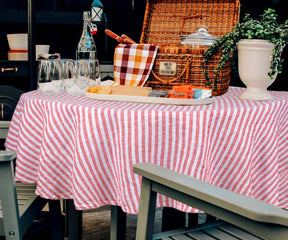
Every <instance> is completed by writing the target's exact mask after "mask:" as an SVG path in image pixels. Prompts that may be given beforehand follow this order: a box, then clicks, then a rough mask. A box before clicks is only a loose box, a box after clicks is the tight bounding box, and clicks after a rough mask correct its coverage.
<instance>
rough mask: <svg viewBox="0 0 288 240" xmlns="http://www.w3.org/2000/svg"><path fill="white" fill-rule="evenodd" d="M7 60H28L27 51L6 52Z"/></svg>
mask: <svg viewBox="0 0 288 240" xmlns="http://www.w3.org/2000/svg"><path fill="white" fill-rule="evenodd" d="M8 60H9V61H27V60H28V52H17V51H15V52H11V51H9V52H8Z"/></svg>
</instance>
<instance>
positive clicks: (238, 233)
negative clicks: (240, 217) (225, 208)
mask: <svg viewBox="0 0 288 240" xmlns="http://www.w3.org/2000/svg"><path fill="white" fill-rule="evenodd" d="M218 228H219V229H221V230H223V231H225V232H228V233H230V234H231V235H233V236H235V237H238V238H240V239H245V240H259V239H262V238H259V237H256V236H255V235H252V234H250V233H248V232H246V231H244V230H242V229H241V228H238V227H235V226H233V225H231V224H223V225H221V226H219V227H218Z"/></svg>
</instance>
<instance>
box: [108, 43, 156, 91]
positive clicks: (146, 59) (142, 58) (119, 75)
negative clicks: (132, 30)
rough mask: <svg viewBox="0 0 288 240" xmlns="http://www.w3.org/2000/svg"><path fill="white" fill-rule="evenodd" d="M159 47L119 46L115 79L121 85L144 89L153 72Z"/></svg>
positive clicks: (115, 61)
mask: <svg viewBox="0 0 288 240" xmlns="http://www.w3.org/2000/svg"><path fill="white" fill-rule="evenodd" d="M157 51H158V46H153V45H149V44H119V45H118V46H117V47H116V49H115V54H114V79H115V82H116V83H118V84H119V85H126V86H139V87H142V86H143V85H144V84H145V82H146V81H147V79H148V77H149V74H150V72H151V70H152V67H153V64H154V61H155V58H156V54H157Z"/></svg>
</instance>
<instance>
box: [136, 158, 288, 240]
mask: <svg viewBox="0 0 288 240" xmlns="http://www.w3.org/2000/svg"><path fill="white" fill-rule="evenodd" d="M133 171H134V172H135V173H137V174H139V175H141V176H142V186H141V197H140V207H139V215H138V223H137V233H136V239H137V240H140V239H152V233H151V229H153V224H152V223H151V219H154V212H155V204H156V196H157V193H161V194H163V195H165V196H168V197H170V198H173V199H175V200H178V201H181V202H183V203H185V204H187V205H189V206H192V207H195V208H197V209H200V210H202V211H204V212H206V213H208V214H210V215H213V216H216V217H219V218H220V219H222V220H224V221H226V222H229V223H231V224H233V225H235V226H237V227H239V228H242V229H244V230H246V231H248V232H250V233H252V234H254V235H256V236H259V237H261V239H271V240H277V239H279V240H284V239H288V212H287V211H286V210H283V209H281V208H278V207H275V206H273V205H271V204H268V203H266V202H263V201H259V200H256V199H253V198H250V197H247V196H244V195H240V194H237V193H234V192H231V191H228V190H226V189H222V188H219V187H216V186H214V185H212V184H209V183H206V182H203V181H200V180H198V179H195V178H192V177H188V176H185V175H183V174H179V173H176V172H174V171H171V170H169V169H166V168H163V167H159V166H156V165H154V164H151V163H138V164H135V165H134V167H133Z"/></svg>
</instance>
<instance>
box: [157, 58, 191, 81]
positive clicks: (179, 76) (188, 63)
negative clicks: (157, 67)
mask: <svg viewBox="0 0 288 240" xmlns="http://www.w3.org/2000/svg"><path fill="white" fill-rule="evenodd" d="M190 65H191V62H190V61H187V63H186V65H185V67H184V69H183V71H182V72H181V74H179V75H178V76H177V77H175V78H173V79H171V80H164V79H162V78H160V77H159V76H157V74H156V73H155V72H154V71H153V70H152V74H153V76H154V77H155V78H156V79H157V80H158V81H160V82H162V83H163V84H164V85H167V84H170V83H173V82H175V81H177V80H179V79H180V78H181V77H182V76H183V75H184V74H185V72H186V83H188V78H189V69H190Z"/></svg>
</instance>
